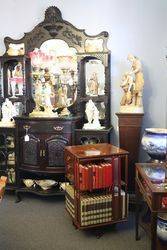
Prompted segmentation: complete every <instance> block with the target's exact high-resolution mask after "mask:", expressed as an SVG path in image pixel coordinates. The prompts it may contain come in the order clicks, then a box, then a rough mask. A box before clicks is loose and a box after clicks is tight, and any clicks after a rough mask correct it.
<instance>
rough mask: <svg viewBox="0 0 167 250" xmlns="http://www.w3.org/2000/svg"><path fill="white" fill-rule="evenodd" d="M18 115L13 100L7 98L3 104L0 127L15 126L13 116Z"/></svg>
mask: <svg viewBox="0 0 167 250" xmlns="http://www.w3.org/2000/svg"><path fill="white" fill-rule="evenodd" d="M16 115H17V112H16V108H15V106H14V105H13V104H12V102H11V101H10V100H9V99H8V98H6V99H5V102H4V103H3V104H2V120H1V121H0V127H14V126H15V122H14V120H13V117H14V116H16Z"/></svg>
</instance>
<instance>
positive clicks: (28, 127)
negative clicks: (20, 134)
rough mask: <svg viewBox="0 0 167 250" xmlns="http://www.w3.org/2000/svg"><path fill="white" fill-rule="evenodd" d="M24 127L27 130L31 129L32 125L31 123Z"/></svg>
mask: <svg viewBox="0 0 167 250" xmlns="http://www.w3.org/2000/svg"><path fill="white" fill-rule="evenodd" d="M23 128H24V129H25V130H29V129H30V128H31V126H30V125H27V124H26V125H23Z"/></svg>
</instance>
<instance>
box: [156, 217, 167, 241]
mask: <svg viewBox="0 0 167 250" xmlns="http://www.w3.org/2000/svg"><path fill="white" fill-rule="evenodd" d="M157 236H158V237H159V239H160V240H162V241H165V242H167V213H164V214H160V215H159V216H158V220H157Z"/></svg>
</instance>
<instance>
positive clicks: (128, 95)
mask: <svg viewBox="0 0 167 250" xmlns="http://www.w3.org/2000/svg"><path fill="white" fill-rule="evenodd" d="M127 59H128V61H129V62H130V63H131V69H130V71H129V72H127V73H125V74H124V75H123V77H122V84H121V87H122V89H123V91H124V95H123V97H122V100H121V103H120V104H121V107H120V112H122V113H143V112H144V111H143V103H142V95H143V87H144V78H143V72H142V66H141V62H140V60H139V59H138V58H137V57H136V56H133V55H131V54H129V55H128V58H127Z"/></svg>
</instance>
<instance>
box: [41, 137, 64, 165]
mask: <svg viewBox="0 0 167 250" xmlns="http://www.w3.org/2000/svg"><path fill="white" fill-rule="evenodd" d="M68 144H69V140H68V139H67V138H65V137H64V136H63V135H53V136H51V137H49V138H47V139H46V140H45V148H46V160H47V167H49V168H52V167H63V166H64V148H65V146H67V145H68Z"/></svg>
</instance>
